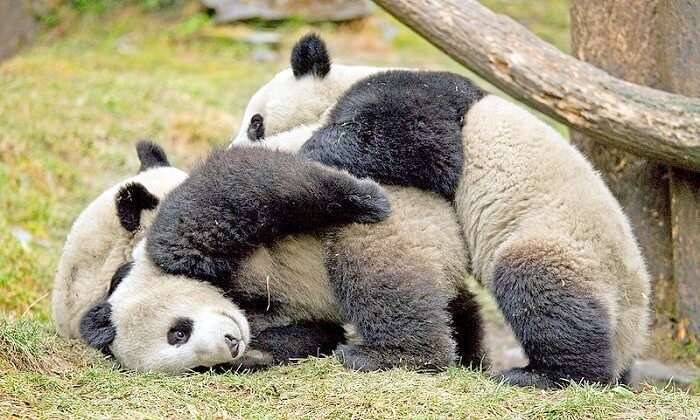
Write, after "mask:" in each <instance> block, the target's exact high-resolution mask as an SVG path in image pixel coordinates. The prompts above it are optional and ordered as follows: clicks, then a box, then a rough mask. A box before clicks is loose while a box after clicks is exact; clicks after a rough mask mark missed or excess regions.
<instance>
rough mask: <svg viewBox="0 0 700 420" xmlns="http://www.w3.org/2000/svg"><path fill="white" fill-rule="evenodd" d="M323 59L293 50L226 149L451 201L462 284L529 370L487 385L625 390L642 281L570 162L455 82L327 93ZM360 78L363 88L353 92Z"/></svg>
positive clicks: (445, 79) (520, 116)
mask: <svg viewBox="0 0 700 420" xmlns="http://www.w3.org/2000/svg"><path fill="white" fill-rule="evenodd" d="M309 51H311V52H314V51H322V52H323V53H321V54H314V53H311V54H309V53H308V52H309ZM325 51H326V48H325V46H324V45H323V41H321V40H320V38H318V37H317V36H314V35H311V36H307V37H304V38H302V39H301V40H300V41H299V43H298V44H297V45H296V46H295V47H294V50H293V51H292V70H291V73H292V74H294V75H295V79H291V78H287V79H284V80H281V81H280V80H279V79H278V78H275V79H273V80H272V81H271V82H270V83H268V84H267V85H265V86H264V87H263V88H261V91H264V92H265V98H266V101H260V100H259V99H258V100H255V101H251V103H250V104H249V106H248V107H247V108H246V115H248V114H252V115H253V116H254V117H255V118H253V117H251V121H250V124H249V125H248V127H244V129H243V130H242V132H241V133H240V134H239V135H238V136H237V137H236V138H235V140H234V142H233V144H234V145H235V144H252V145H260V146H263V147H270V148H273V149H275V148H280V149H285V150H290V151H293V150H301V153H302V154H303V155H305V156H307V157H309V158H311V159H313V160H316V161H320V162H323V163H326V164H329V165H332V166H335V167H338V168H340V169H344V170H347V171H349V172H350V173H353V174H355V175H358V176H369V177H372V178H374V179H376V180H377V181H379V182H383V183H389V184H394V185H398V186H406V187H420V188H423V189H427V190H432V191H435V192H438V193H441V194H443V195H444V196H446V197H450V196H451V197H453V204H454V210H455V212H456V214H457V217H458V220H459V223H460V225H461V228H462V231H463V234H464V236H465V238H466V241H467V249H468V251H469V257H470V261H471V272H472V273H473V275H474V276H475V277H476V278H477V279H478V280H480V281H481V282H482V283H483V284H484V285H485V286H486V287H487V288H488V289H489V290H490V291H491V293H492V294H493V295H494V297H495V299H496V301H497V303H498V306H499V307H500V309H501V311H502V312H503V314H504V315H505V317H506V319H507V321H508V322H509V323H510V325H511V326H512V328H513V331H514V332H515V334H516V336H517V338H518V339H519V341H520V343H521V344H522V346H523V348H524V350H525V352H526V354H527V356H528V359H529V364H528V365H527V366H526V367H524V368H514V369H510V370H508V371H505V372H501V373H500V375H499V377H501V378H503V379H504V380H506V381H507V382H509V383H512V384H517V385H523V386H530V385H532V386H537V387H542V388H552V387H557V386H560V385H562V384H563V383H565V382H566V381H568V380H574V381H579V380H586V381H593V382H602V383H610V382H613V381H615V380H618V379H625V378H624V377H625V376H626V375H625V374H626V372H627V369H629V368H630V366H631V364H632V363H633V361H634V359H635V358H636V357H637V356H638V355H639V354H640V353H641V352H642V351H643V350H644V347H645V342H646V338H647V330H648V322H649V321H648V320H649V315H648V310H649V291H650V286H649V276H648V274H647V271H646V268H645V265H644V261H643V259H642V257H641V254H640V251H639V247H638V245H637V243H636V240H635V238H634V235H633V233H632V229H631V227H630V224H629V222H628V220H627V218H626V217H625V215H624V214H623V212H622V210H621V208H620V206H619V204H618V203H617V201H616V200H615V198H614V197H613V196H612V194H611V193H610V191H609V190H608V188H607V187H606V186H605V184H604V183H603V181H602V180H601V178H600V176H599V175H598V174H597V173H596V172H595V170H594V169H593V168H592V166H591V165H590V163H589V162H588V161H587V160H586V159H585V158H584V157H583V156H582V155H581V153H580V152H579V151H578V150H576V149H575V148H574V147H573V146H571V145H569V144H568V143H567V142H566V141H565V140H564V139H563V138H562V137H561V136H560V135H558V134H557V133H556V132H555V131H554V130H553V129H551V128H550V127H549V126H547V125H546V124H545V123H543V122H542V121H540V120H539V119H537V118H536V117H534V116H533V115H531V114H530V113H528V112H527V111H525V110H523V109H521V108H520V107H518V106H516V105H514V104H513V103H511V102H509V101H506V100H504V99H501V98H499V97H497V96H494V95H489V94H487V93H486V92H481V91H480V90H479V89H477V88H475V87H474V86H473V85H471V84H470V83H468V81H465V80H464V79H463V78H460V77H459V76H455V75H449V74H445V73H435V72H412V71H381V70H378V69H376V68H371V69H366V68H362V67H359V68H357V69H358V71H357V72H349V70H348V69H347V68H346V67H338V70H339V74H340V75H341V78H342V74H348V73H351V74H353V77H348V79H347V81H346V82H338V81H337V78H334V77H333V76H334V70H335V67H336V66H335V65H333V66H331V64H330V61H329V58H328V54H327V53H325ZM299 57H304V59H305V60H306V61H307V62H305V63H303V65H302V64H300V63H299ZM309 68H324V69H326V68H328V69H329V70H328V71H324V74H325V75H324V74H319V73H318V72H311V71H305V69H309ZM360 71H365V75H366V76H367V77H366V78H364V79H360V80H359V81H358V80H357V77H358V73H359V72H360ZM302 84H303V86H304V92H305V94H304V95H301V96H300V98H299V101H300V102H299V103H296V102H295V101H294V100H289V98H288V95H287V94H286V92H290V91H294V89H296V86H297V85H299V86H301V85H302ZM348 85H351V87H350V88H348V89H346V87H347V86H348ZM311 86H314V87H313V88H312V87H311ZM446 87H447V89H445V88H446ZM441 89H442V90H441ZM431 90H432V91H433V94H432V95H431V94H430V91H431ZM341 91H342V93H341V94H339V95H336V96H335V97H329V96H327V95H322V97H314V96H313V93H314V92H341ZM426 91H427V92H426ZM274 92H285V93H284V94H282V95H283V96H284V97H285V98H286V100H285V101H284V102H282V101H277V98H276V97H275V95H274ZM254 98H256V99H257V98H258V95H257V94H256V95H255V96H254ZM314 101H318V103H319V104H324V105H325V104H328V103H332V104H333V105H332V106H331V107H330V108H328V109H320V110H317V109H314V112H315V115H316V117H315V119H314V117H311V116H310V115H309V113H308V112H307V110H303V109H300V107H303V106H304V105H305V104H307V103H310V102H314ZM268 115H285V116H286V118H287V119H288V120H289V121H293V122H294V123H296V124H299V125H300V128H298V129H295V128H294V127H284V129H285V130H286V132H285V133H278V132H276V131H275V130H274V129H273V126H268V125H266V124H265V122H266V121H267V116H268ZM251 127H254V130H251ZM251 132H253V134H255V133H261V134H264V135H262V136H257V135H251ZM289 132H292V133H294V134H305V135H307V134H310V135H308V137H306V138H305V139H302V138H290V136H289V134H288V133H289ZM278 135H279V137H278ZM306 140H308V142H307V141H306ZM426 148H427V149H426ZM458 150H459V153H461V156H457V155H455V153H456V151H458ZM431 165H432V166H431ZM455 170H457V172H456V174H457V176H456V178H451V177H450V176H451V175H455Z"/></svg>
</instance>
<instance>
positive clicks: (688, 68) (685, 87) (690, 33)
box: [658, 0, 700, 339]
mask: <svg viewBox="0 0 700 420" xmlns="http://www.w3.org/2000/svg"><path fill="white" fill-rule="evenodd" d="M658 44H659V60H658V61H659V66H660V68H661V86H660V87H661V88H662V89H665V90H668V91H669V92H675V93H680V94H682V95H685V96H696V97H700V2H698V1H694V0H661V1H660V4H659V40H658ZM671 226H672V228H671V232H672V238H673V279H674V281H675V283H676V296H677V299H676V300H677V307H676V309H677V313H678V320H679V323H678V338H680V339H685V338H686V337H687V336H695V337H698V338H700V173H697V172H689V171H685V170H681V169H677V168H674V169H672V170H671Z"/></svg>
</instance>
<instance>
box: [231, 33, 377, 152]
mask: <svg viewBox="0 0 700 420" xmlns="http://www.w3.org/2000/svg"><path fill="white" fill-rule="evenodd" d="M290 61H291V68H289V69H286V70H283V71H282V72H280V73H278V74H277V75H276V76H275V77H274V78H272V80H270V81H269V82H268V83H266V84H265V85H264V86H262V87H261V88H260V89H259V90H258V91H257V92H256V93H255V94H254V95H253V97H252V98H251V99H250V102H248V106H247V107H246V110H245V113H244V115H243V121H242V122H241V129H240V131H239V133H238V135H237V136H236V137H235V138H234V139H233V144H251V143H256V142H258V141H260V140H263V139H265V138H266V137H271V136H275V135H277V134H280V133H283V132H287V131H290V130H291V129H293V128H296V127H298V126H303V125H307V124H314V123H316V122H318V120H319V119H320V118H321V116H322V115H323V113H324V112H326V111H327V110H328V109H330V108H331V107H332V106H333V105H334V104H335V103H336V101H337V100H338V98H340V96H341V95H342V94H343V92H345V91H346V90H347V89H348V88H349V87H350V86H351V85H352V84H353V83H355V82H356V81H358V80H360V79H362V78H364V77H366V76H369V75H370V74H374V73H376V72H379V71H382V70H384V69H382V68H378V67H366V66H345V65H339V64H331V59H330V57H329V55H328V49H327V48H326V44H325V43H324V42H323V40H322V39H321V38H320V37H318V35H315V34H309V35H306V36H304V37H302V38H301V39H300V40H299V41H298V42H297V43H296V44H295V45H294V48H293V49H292V54H291V60H290Z"/></svg>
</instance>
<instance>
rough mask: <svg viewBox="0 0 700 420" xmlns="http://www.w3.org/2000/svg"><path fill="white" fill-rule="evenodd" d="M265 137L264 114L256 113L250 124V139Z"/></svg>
mask: <svg viewBox="0 0 700 420" xmlns="http://www.w3.org/2000/svg"><path fill="white" fill-rule="evenodd" d="M264 137H265V124H264V119H263V116H262V115H260V114H255V115H253V116H252V117H251V118H250V125H249V126H248V139H250V141H258V140H260V139H262V138H264Z"/></svg>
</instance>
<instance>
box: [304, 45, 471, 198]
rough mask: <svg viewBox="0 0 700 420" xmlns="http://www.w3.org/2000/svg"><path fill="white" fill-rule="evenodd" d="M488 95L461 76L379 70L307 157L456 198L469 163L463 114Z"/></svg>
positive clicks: (311, 144) (343, 102) (346, 99)
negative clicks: (463, 170) (463, 168)
mask: <svg viewBox="0 0 700 420" xmlns="http://www.w3.org/2000/svg"><path fill="white" fill-rule="evenodd" d="M303 42H304V40H303V39H302V41H300V43H299V44H298V45H303ZM298 49H304V48H302V47H298ZM296 50H297V48H295V51H296ZM292 57H295V54H294V53H293V54H292ZM294 65H295V61H294V59H292V68H294ZM307 66H310V65H309V64H307ZM407 92H410V94H407ZM483 97H484V92H483V91H482V90H481V89H480V88H478V87H477V86H475V85H474V84H473V83H472V82H471V81H469V80H468V79H466V78H464V77H462V76H460V75H457V74H454V73H447V72H432V71H406V70H389V71H386V72H382V73H378V74H375V75H372V76H369V77H367V78H365V79H363V80H361V81H359V82H357V83H355V84H354V85H353V86H352V87H351V88H350V89H349V90H348V91H347V92H345V93H344V94H343V96H341V98H340V99H339V100H338V103H337V104H336V105H335V106H334V107H333V108H332V110H331V112H330V115H329V117H328V120H327V121H326V122H325V124H324V125H323V126H322V127H321V128H320V129H318V130H317V131H316V132H314V134H313V135H312V137H311V138H310V139H309V140H308V141H307V142H306V143H305V144H304V146H303V147H302V149H301V151H300V154H302V155H303V156H305V157H307V158H309V159H311V160H314V161H317V162H322V163H324V164H326V165H330V166H334V167H337V168H340V169H344V170H347V171H349V172H350V173H352V174H353V175H355V176H360V177H369V178H372V179H374V180H376V181H377V182H380V183H382V184H388V185H400V186H405V187H416V188H420V189H423V190H427V191H433V192H435V193H438V194H440V195H442V196H443V197H446V198H447V199H449V200H451V199H453V198H454V194H455V190H456V189H457V184H458V183H459V178H460V176H461V174H462V167H463V164H464V153H463V151H462V125H463V124H464V114H465V113H466V111H467V110H468V109H469V107H470V106H471V105H472V104H473V103H475V102H477V101H479V100H480V99H481V98H483ZM398 167H400V168H401V170H400V171H397V170H396V168H398Z"/></svg>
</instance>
